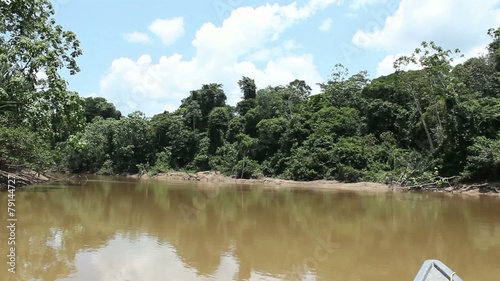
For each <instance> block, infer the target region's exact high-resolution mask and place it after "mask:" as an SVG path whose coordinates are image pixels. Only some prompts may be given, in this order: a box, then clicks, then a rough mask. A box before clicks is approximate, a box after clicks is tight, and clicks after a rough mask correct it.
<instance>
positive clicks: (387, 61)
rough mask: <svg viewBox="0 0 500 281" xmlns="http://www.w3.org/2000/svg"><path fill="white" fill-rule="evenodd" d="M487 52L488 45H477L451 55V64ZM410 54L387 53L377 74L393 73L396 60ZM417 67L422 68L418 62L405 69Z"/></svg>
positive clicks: (379, 64) (378, 66)
mask: <svg viewBox="0 0 500 281" xmlns="http://www.w3.org/2000/svg"><path fill="white" fill-rule="evenodd" d="M486 53H487V50H486V45H484V46H477V47H474V48H472V49H470V50H469V51H468V52H465V53H461V54H458V55H455V56H451V58H452V59H453V61H452V62H451V64H452V65H457V64H460V63H463V62H465V61H466V60H468V59H470V58H473V57H478V56H481V55H485V54H486ZM409 55H411V53H410V52H407V53H398V54H395V55H387V56H386V57H384V58H383V59H382V61H380V62H379V63H378V65H377V76H381V75H388V74H391V73H393V72H394V71H395V70H394V62H395V61H396V59H398V58H399V57H401V56H409ZM460 55H463V56H460ZM416 69H421V67H420V66H419V65H416V64H410V65H408V66H407V67H406V68H405V70H416Z"/></svg>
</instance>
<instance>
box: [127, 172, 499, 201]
mask: <svg viewBox="0 0 500 281" xmlns="http://www.w3.org/2000/svg"><path fill="white" fill-rule="evenodd" d="M129 177H133V178H137V179H142V180H148V179H157V180H165V181H194V182H199V183H207V184H209V183H217V184H241V185H258V186H260V187H264V188H290V189H307V190H348V191H363V192H405V191H425V192H445V193H453V194H466V195H480V194H488V195H494V196H500V193H499V191H500V183H481V184H456V185H453V186H445V187H439V188H438V187H436V186H433V185H419V186H414V187H404V186H398V185H388V184H383V183H375V182H355V183H344V182H339V181H334V180H315V181H293V180H284V179H277V178H259V179H236V178H232V177H228V176H225V175H223V174H221V173H219V172H212V171H208V172H196V173H188V172H167V173H160V174H157V175H154V176H150V175H148V174H143V175H138V174H135V175H129Z"/></svg>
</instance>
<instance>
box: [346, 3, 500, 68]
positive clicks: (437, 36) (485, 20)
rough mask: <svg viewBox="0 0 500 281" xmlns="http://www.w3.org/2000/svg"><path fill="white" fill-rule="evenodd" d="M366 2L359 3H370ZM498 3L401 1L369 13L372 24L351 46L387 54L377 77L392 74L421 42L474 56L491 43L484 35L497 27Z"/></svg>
mask: <svg viewBox="0 0 500 281" xmlns="http://www.w3.org/2000/svg"><path fill="white" fill-rule="evenodd" d="M370 1H376V0H368V1H361V2H370ZM498 4H500V0H478V1H474V2H472V1H467V0H440V1H434V0H421V1H414V0H401V1H400V3H399V6H395V5H394V3H392V2H389V3H388V5H387V7H384V8H383V9H381V10H379V11H374V12H370V15H371V20H370V21H369V22H368V23H367V24H366V25H365V28H364V29H359V30H357V31H356V33H355V34H354V36H353V37H352V43H353V44H354V45H356V46H358V47H362V48H366V49H376V50H383V51H386V52H387V53H388V55H387V56H386V57H384V59H382V61H380V62H379V64H378V66H377V75H385V74H389V73H392V72H393V71H394V70H393V67H392V65H393V62H394V60H395V59H396V58H398V57H399V56H400V55H401V54H410V53H412V52H413V51H414V49H415V48H416V47H419V46H420V43H421V42H422V41H427V42H429V41H434V42H436V44H437V45H439V46H442V47H443V48H445V49H451V50H454V49H456V48H458V49H460V50H461V51H462V52H463V53H464V55H465V58H461V59H457V60H456V61H455V63H458V62H462V61H463V60H465V59H467V58H470V57H472V56H476V55H477V54H478V51H479V50H482V49H484V47H485V46H486V45H487V44H488V43H489V42H490V41H491V38H490V37H489V36H488V35H487V34H486V32H487V30H488V29H489V28H490V27H495V26H499V25H500V9H498V8H496V7H497V6H498Z"/></svg>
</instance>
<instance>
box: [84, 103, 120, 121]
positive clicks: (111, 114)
mask: <svg viewBox="0 0 500 281" xmlns="http://www.w3.org/2000/svg"><path fill="white" fill-rule="evenodd" d="M84 110H85V113H84V115H85V119H86V120H87V122H91V121H92V119H94V118H95V117H96V116H101V117H102V118H104V119H108V118H113V119H120V118H121V117H122V114H121V112H120V111H119V110H117V109H116V107H115V105H114V104H112V103H110V102H108V101H107V100H106V99H105V98H101V97H96V98H93V97H88V98H85V106H84Z"/></svg>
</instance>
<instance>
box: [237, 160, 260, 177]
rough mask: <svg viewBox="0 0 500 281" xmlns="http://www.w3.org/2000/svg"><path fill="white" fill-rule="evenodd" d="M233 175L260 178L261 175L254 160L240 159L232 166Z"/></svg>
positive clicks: (258, 166)
mask: <svg viewBox="0 0 500 281" xmlns="http://www.w3.org/2000/svg"><path fill="white" fill-rule="evenodd" d="M234 175H235V176H236V178H240V179H250V178H254V179H255V178H261V177H262V176H263V174H262V169H261V168H260V165H259V163H257V161H255V160H251V159H245V160H240V161H238V163H237V164H236V166H235V167H234Z"/></svg>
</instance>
